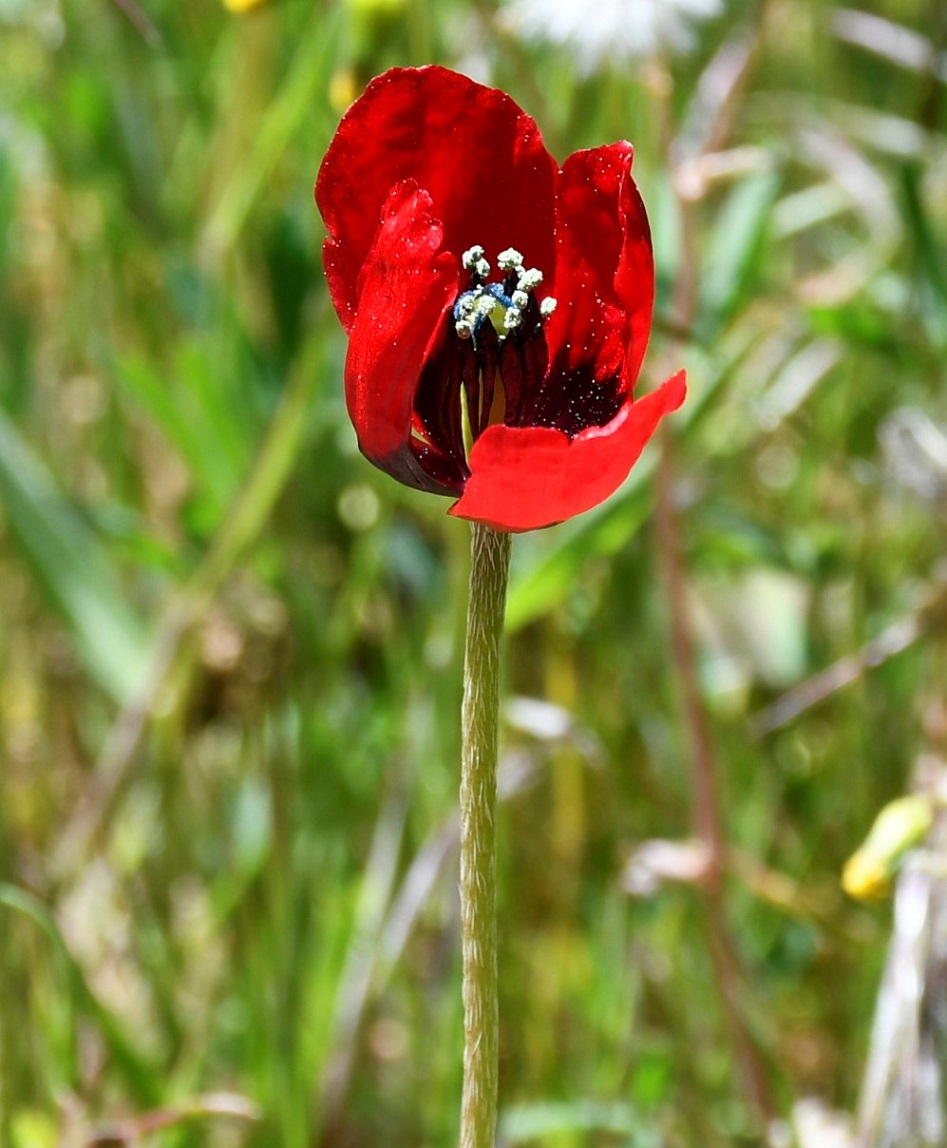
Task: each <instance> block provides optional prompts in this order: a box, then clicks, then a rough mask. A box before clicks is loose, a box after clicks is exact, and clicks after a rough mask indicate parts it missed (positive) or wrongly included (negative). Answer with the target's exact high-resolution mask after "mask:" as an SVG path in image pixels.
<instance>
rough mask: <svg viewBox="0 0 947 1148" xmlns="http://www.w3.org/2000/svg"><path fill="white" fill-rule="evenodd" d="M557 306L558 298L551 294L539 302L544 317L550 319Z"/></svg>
mask: <svg viewBox="0 0 947 1148" xmlns="http://www.w3.org/2000/svg"><path fill="white" fill-rule="evenodd" d="M557 306H558V304H557V303H556V300H555V299H553V297H552V296H551V295H547V296H546V298H545V299H543V301H542V303H540V304H539V313H540V315H542V317H543V318H544V319H548V318H549V316H550V315H551V314H552V313H553V311H555V309H556V307H557Z"/></svg>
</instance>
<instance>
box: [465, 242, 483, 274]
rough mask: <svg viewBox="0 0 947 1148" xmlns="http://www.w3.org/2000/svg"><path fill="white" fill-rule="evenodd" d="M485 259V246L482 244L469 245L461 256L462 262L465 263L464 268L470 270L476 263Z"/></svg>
mask: <svg viewBox="0 0 947 1148" xmlns="http://www.w3.org/2000/svg"><path fill="white" fill-rule="evenodd" d="M481 259H483V248H482V247H481V246H480V244H479V243H478V244H475V245H474V246H473V247H468V248H467V250H466V251H465V252H464V253H463V255H462V256H461V257H460V261H461V263H463V265H464V270H465V271H469V270H470V269H471V267H473V265H474V264H475V263H478V262H479V261H480V260H481Z"/></svg>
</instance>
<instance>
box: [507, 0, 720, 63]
mask: <svg viewBox="0 0 947 1148" xmlns="http://www.w3.org/2000/svg"><path fill="white" fill-rule="evenodd" d="M721 7H722V0H596V3H594V4H584V3H581V2H580V0H512V3H510V4H508V5H507V7H506V8H505V9H504V10H503V15H502V19H503V23H504V24H506V25H507V27H509V28H510V30H511V31H513V32H515V33H516V34H517V35H520V36H522V37H523V38H524V39H526V40H544V41H546V42H547V43H552V44H558V45H562V46H564V47H568V48H571V49H572V51H573V52H574V54H575V58H576V63H577V66H578V68H579V71H580V72H583V73H589V72H593V71H595V70H596V69H597V68H599V67H601V66H602V65H603V64H606V63H614V64H620V63H622V62H623V61H627V60H635V59H641V58H643V57H646V56H650V55H652V54H653V53H654V52H656V51H658V50H659V49H662V48H666V49H669V50H670V51H674V52H686V51H688V50H689V49H690V48H692V47H693V44H694V34H693V31H692V28H691V25H692V23H693V22H695V21H697V20H704V19H707V18H708V17H710V16H716V15H717V13H718V12H720V10H721Z"/></svg>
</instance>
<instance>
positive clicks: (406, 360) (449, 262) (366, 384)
mask: <svg viewBox="0 0 947 1148" xmlns="http://www.w3.org/2000/svg"><path fill="white" fill-rule="evenodd" d="M441 238H442V228H441V224H440V221H439V220H437V219H436V218H435V217H434V216H433V214H432V213H431V197H430V196H429V195H428V194H427V192H426V191H423V190H422V189H420V188H419V187H418V186H417V184H416V183H414V182H412V181H410V180H406V181H405V182H403V183H400V184H398V185H397V186H396V187H394V188H392V190H391V193H390V194H389V196H388V199H387V201H386V202H385V205H384V208H383V210H382V218H381V224H380V226H378V228H377V234H376V235H375V240H374V244H373V246H372V248H371V251H370V252H369V254H368V257H367V260H366V262H365V266H364V270H363V272H362V275H361V278H360V283H359V290H360V295H359V298H358V309H357V313H356V315H355V321H354V323H353V325H352V328H351V331H350V339H349V351H348V356H347V358H346V361H345V400H346V404H347V406H348V411H349V416H350V417H351V419H352V423H353V424H354V426H355V431H356V433H357V435H358V442H359V446H360V448H361V450H362V453H363V454H364V455H365V456H366V458H368V459H369V460H370V461H371V462H373V463H374V464H375V465H376V466H377V467H380V468H381V469H382V470H384V471H387V472H388V473H389V474H391V475H392V476H393V477H395V478H398V479H400V481H402V482H407V483H408V484H409V485H411V486H419V487H421V488H422V489H425V490H435V491H438V492H440V491H442V489H443V488H442V487H441V486H440V484H437V483H432V482H431V480H430V478H429V477H428V476H427V474H426V473H425V472H424V471H423V470H422V469H421V467H420V466H419V465H418V463H417V460H416V459H415V457H414V454H413V453H412V450H411V425H412V410H413V405H414V396H415V391H416V389H417V385H418V379H419V378H420V374H421V368H422V367H423V365H424V361H425V357H426V355H427V353H428V348H429V345H430V344H431V343H432V342H433V341H434V338H435V333H436V331H437V330H438V327H439V324H440V322H441V319H442V317H443V315H444V313H445V311H446V310H447V309H448V308H449V307H451V306H452V304H453V301H454V298H455V297H456V295H457V290H458V271H457V265H456V263H455V261H454V259H453V258H452V256H451V255H450V254H449V253H448V252H445V251H443V250H442V249H441Z"/></svg>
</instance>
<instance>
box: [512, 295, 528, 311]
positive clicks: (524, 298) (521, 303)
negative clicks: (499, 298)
mask: <svg viewBox="0 0 947 1148" xmlns="http://www.w3.org/2000/svg"><path fill="white" fill-rule="evenodd" d="M510 298H511V299H512V301H513V306H514V307H519V309H520V310H521V311H522V309H523V308H524V307H525V306H526V304H527V303H528V302H529V296H528V295H527V294H526V292H525V291H514V292H513V294H512V295H511V296H510Z"/></svg>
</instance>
